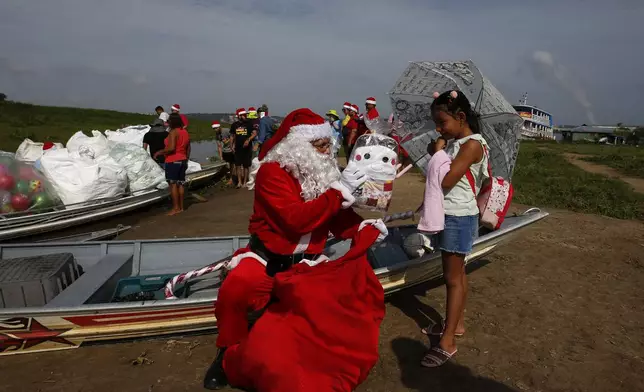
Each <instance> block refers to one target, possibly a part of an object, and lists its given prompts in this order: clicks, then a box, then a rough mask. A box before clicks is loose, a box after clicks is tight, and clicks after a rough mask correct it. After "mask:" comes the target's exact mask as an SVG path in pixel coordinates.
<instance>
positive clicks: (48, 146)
mask: <svg viewBox="0 0 644 392" xmlns="http://www.w3.org/2000/svg"><path fill="white" fill-rule="evenodd" d="M52 147H54V143H52V142H45V143H43V145H42V149H43V151H44V150H49V149H50V148H52Z"/></svg>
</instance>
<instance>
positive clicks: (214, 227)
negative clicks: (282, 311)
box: [0, 173, 644, 392]
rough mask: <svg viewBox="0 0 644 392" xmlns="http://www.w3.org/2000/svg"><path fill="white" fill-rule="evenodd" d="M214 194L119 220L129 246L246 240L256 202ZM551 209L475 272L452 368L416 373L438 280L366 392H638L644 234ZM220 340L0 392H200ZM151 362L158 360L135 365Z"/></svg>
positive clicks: (118, 351) (412, 179) (410, 305)
mask: <svg viewBox="0 0 644 392" xmlns="http://www.w3.org/2000/svg"><path fill="white" fill-rule="evenodd" d="M422 187H423V183H422V180H421V178H420V177H419V176H418V175H415V174H413V173H411V174H408V175H405V177H403V178H402V179H401V180H400V181H398V182H397V184H396V188H395V196H394V202H393V203H392V207H391V211H393V212H399V211H406V210H409V209H412V208H414V207H416V206H417V205H418V202H419V199H420V197H421V195H422V190H423V188H422ZM207 197H208V198H209V201H208V202H205V203H195V204H192V205H191V206H190V207H189V208H188V209H187V210H186V211H185V212H184V213H183V214H181V215H179V216H176V217H167V216H164V210H163V209H160V208H156V209H151V210H148V211H145V212H142V213H138V214H133V215H130V216H128V217H125V218H123V217H121V218H119V220H117V221H118V222H117V223H126V224H132V225H135V227H134V228H133V229H132V230H130V231H129V232H127V233H125V234H124V235H123V236H122V237H121V238H162V237H166V238H167V237H173V236H183V237H188V236H206V235H230V234H236V233H240V234H241V233H244V232H245V231H246V227H247V218H248V216H249V214H250V211H251V204H252V192H249V191H247V190H225V191H218V192H215V193H213V194H210V195H208V196H207ZM524 207H525V206H515V207H514V208H515V209H522V208H524ZM550 212H551V213H552V215H551V216H550V217H548V218H547V219H545V220H543V221H541V222H539V223H537V224H535V225H534V226H532V227H530V228H528V229H526V230H525V231H523V232H522V233H521V234H520V235H519V236H518V237H517V238H516V240H514V241H513V242H512V243H509V244H508V245H506V246H504V247H503V248H502V249H500V250H499V251H497V252H496V253H494V254H493V255H491V256H489V257H488V258H487V259H486V260H484V261H483V262H481V263H479V264H478V268H477V269H476V270H474V271H472V272H471V273H470V275H469V282H470V295H469V299H468V303H467V311H466V316H467V319H466V323H467V332H466V335H465V337H464V338H462V339H461V340H459V343H460V345H459V352H458V354H457V355H456V356H455V358H454V361H453V362H452V363H450V364H447V365H446V366H444V367H442V368H439V369H431V370H430V369H424V368H421V367H420V366H419V361H420V359H421V357H422V355H423V353H424V351H425V350H426V348H427V346H428V341H427V338H426V337H424V336H423V335H422V334H421V333H420V328H421V327H424V326H426V325H427V324H428V323H429V318H432V319H435V320H436V319H437V318H438V317H439V315H441V314H444V301H445V293H444V288H443V287H442V286H441V285H440V283H438V284H436V283H434V284H428V285H426V286H424V287H419V288H417V289H412V290H409V291H406V292H403V293H400V294H398V295H396V296H394V297H392V298H390V299H389V300H388V303H387V316H386V318H385V320H384V322H383V324H382V328H381V339H380V361H379V362H378V364H377V365H376V366H375V368H374V369H373V371H372V373H371V374H370V376H369V378H368V380H367V381H366V382H365V383H364V384H363V385H361V386H360V387H359V389H358V391H361V392H376V391H378V392H385V391H387V392H397V391H418V392H429V391H432V392H434V391H493V392H494V391H626V392H628V391H642V390H644V378H642V377H641V375H642V374H644V359H643V356H644V306H642V302H641V301H642V298H644V295H643V294H644V292H643V290H644V289H643V288H644V224H642V223H640V222H635V221H620V220H615V219H609V218H603V217H598V216H591V215H580V214H573V213H569V212H565V211H550ZM113 223H114V222H112V225H113ZM109 224H110V223H107V224H106V226H109ZM341 327H342V326H338V328H341ZM214 342H215V336H214V335H203V336H187V337H175V338H163V339H157V340H148V341H138V342H127V343H120V344H111V345H100V346H88V347H82V348H80V349H77V350H72V351H60V352H53V353H42V354H29V355H22V356H14V357H3V358H2V359H0V375H2V382H0V391H12V392H14V391H61V392H62V391H64V392H76V391H78V392H80V391H83V392H90V391H97V392H107V391H122V392H129V391H132V392H134V391H136V392H150V391H153V392H163V391H172V392H177V391H200V390H203V389H202V387H201V382H202V377H203V374H204V371H205V369H206V368H207V366H208V365H209V364H210V361H211V360H212V359H213V356H214V354H215V347H214ZM144 353H145V358H147V359H149V360H150V361H151V362H149V363H148V362H147V361H139V362H143V363H142V364H139V365H133V364H132V361H133V360H135V359H136V358H137V357H139V356H141V355H142V354H144Z"/></svg>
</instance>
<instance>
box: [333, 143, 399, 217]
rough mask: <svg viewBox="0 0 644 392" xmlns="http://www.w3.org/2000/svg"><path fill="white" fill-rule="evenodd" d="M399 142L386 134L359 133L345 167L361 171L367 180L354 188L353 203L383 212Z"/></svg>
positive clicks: (391, 180) (386, 205)
mask: <svg viewBox="0 0 644 392" xmlns="http://www.w3.org/2000/svg"><path fill="white" fill-rule="evenodd" d="M400 166H401V165H400V164H399V163H398V143H397V142H396V141H395V140H394V139H392V138H390V137H388V136H385V135H380V134H367V135H362V136H360V137H359V138H358V140H357V141H356V144H355V147H354V148H353V151H352V152H351V157H350V158H349V161H348V164H347V167H346V169H345V170H349V171H350V172H355V171H359V172H361V173H364V174H365V175H366V177H367V180H366V181H365V182H364V183H363V184H362V186H360V187H359V188H357V189H356V190H355V191H353V196H354V197H355V199H356V201H355V203H354V204H353V206H354V207H358V208H363V209H368V210H371V211H380V212H385V211H387V210H388V209H389V203H390V202H391V197H392V193H393V182H394V180H395V179H396V174H397V172H398V169H399V168H400Z"/></svg>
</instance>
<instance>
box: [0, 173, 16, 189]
mask: <svg viewBox="0 0 644 392" xmlns="http://www.w3.org/2000/svg"><path fill="white" fill-rule="evenodd" d="M14 186H16V180H15V179H14V178H13V176H12V175H9V174H5V175H0V189H2V190H5V191H10V190H12V189H13V187H14Z"/></svg>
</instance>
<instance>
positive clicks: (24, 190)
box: [0, 154, 62, 215]
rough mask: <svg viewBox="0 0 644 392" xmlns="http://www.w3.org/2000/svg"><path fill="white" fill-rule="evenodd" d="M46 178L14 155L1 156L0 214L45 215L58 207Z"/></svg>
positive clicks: (56, 199)
mask: <svg viewBox="0 0 644 392" xmlns="http://www.w3.org/2000/svg"><path fill="white" fill-rule="evenodd" d="M60 205H62V203H61V202H60V199H59V197H58V196H57V195H56V191H55V190H54V189H53V187H52V185H51V183H50V182H49V181H47V178H46V177H45V176H44V175H43V174H42V173H41V172H39V171H38V170H37V169H36V168H34V167H33V166H32V165H30V164H28V163H25V162H21V161H18V160H16V159H15V158H14V156H13V154H0V214H2V215H6V214H13V213H21V212H25V211H27V212H32V213H37V212H44V211H48V210H51V208H52V207H55V206H60Z"/></svg>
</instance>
